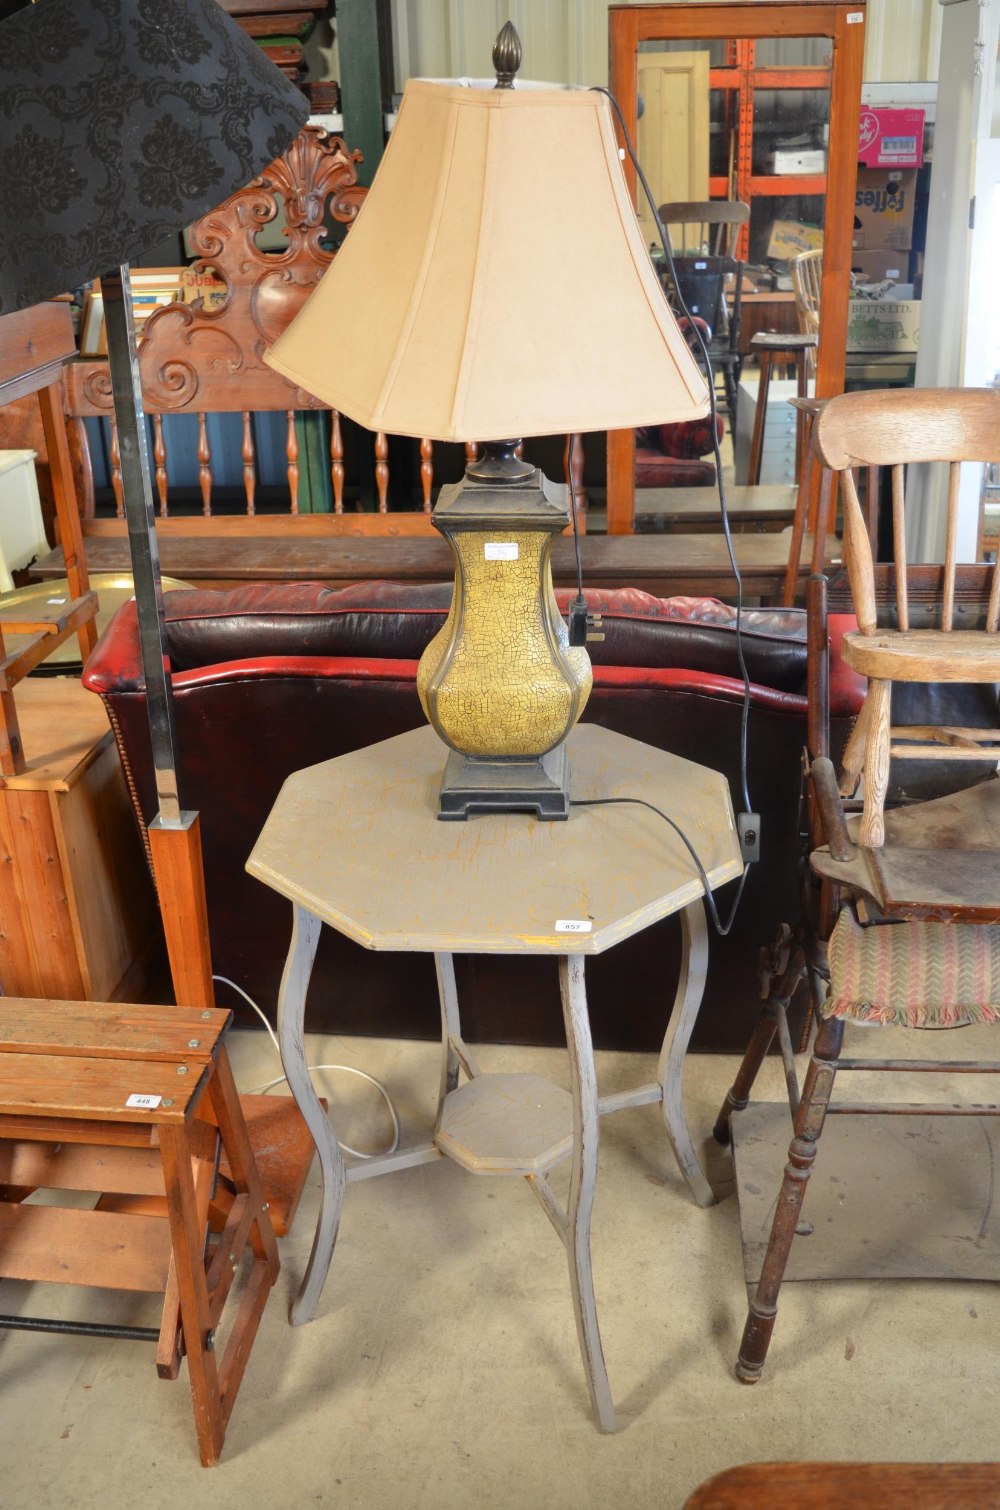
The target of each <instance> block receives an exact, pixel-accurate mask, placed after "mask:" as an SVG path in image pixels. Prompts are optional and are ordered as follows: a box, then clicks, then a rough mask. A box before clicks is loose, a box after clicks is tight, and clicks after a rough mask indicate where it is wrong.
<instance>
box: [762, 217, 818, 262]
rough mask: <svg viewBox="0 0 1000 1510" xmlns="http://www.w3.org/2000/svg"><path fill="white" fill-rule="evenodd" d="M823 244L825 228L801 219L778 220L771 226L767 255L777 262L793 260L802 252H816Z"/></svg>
mask: <svg viewBox="0 0 1000 1510" xmlns="http://www.w3.org/2000/svg"><path fill="white" fill-rule="evenodd" d="M822 245H823V229H822V226H818V225H804V224H803V222H802V221H801V220H776V221H775V222H774V224H773V226H772V227H771V239H770V241H769V242H768V243H767V255H768V257H771V258H773V259H774V261H775V262H791V260H792V258H793V257H797V256H798V255H799V253H800V252H814V251H816V250H817V249H818V248H819V247H821V246H822Z"/></svg>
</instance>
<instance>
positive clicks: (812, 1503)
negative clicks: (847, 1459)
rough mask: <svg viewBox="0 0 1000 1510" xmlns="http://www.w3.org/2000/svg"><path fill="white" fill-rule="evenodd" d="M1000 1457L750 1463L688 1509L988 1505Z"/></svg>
mask: <svg viewBox="0 0 1000 1510" xmlns="http://www.w3.org/2000/svg"><path fill="white" fill-rule="evenodd" d="M998 1503H1000V1463H746V1464H744V1465H743V1466H742V1467H740V1468H728V1469H727V1470H726V1472H725V1473H718V1474H716V1475H715V1477H714V1478H711V1479H709V1480H708V1481H707V1482H706V1483H704V1484H702V1485H701V1487H700V1488H699V1489H696V1490H695V1492H694V1494H692V1496H691V1498H690V1499H689V1500H688V1501H687V1502H686V1504H685V1507H684V1510H774V1507H775V1506H776V1505H795V1506H797V1507H798V1510H987V1507H988V1506H990V1505H996V1504H998Z"/></svg>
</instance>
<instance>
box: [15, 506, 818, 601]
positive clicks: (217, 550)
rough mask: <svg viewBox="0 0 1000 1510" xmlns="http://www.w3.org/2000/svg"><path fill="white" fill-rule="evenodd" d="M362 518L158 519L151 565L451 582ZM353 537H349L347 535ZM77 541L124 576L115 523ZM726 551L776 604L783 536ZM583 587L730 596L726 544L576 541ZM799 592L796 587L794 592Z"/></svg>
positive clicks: (121, 540) (559, 551)
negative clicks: (204, 527)
mask: <svg viewBox="0 0 1000 1510" xmlns="http://www.w3.org/2000/svg"><path fill="white" fill-rule="evenodd" d="M373 517H377V516H372V515H367V516H366V515H363V514H359V515H354V516H351V515H335V514H310V515H300V516H298V517H297V518H289V517H288V516H274V515H272V516H270V517H268V516H267V515H257V516H255V517H254V518H251V519H245V518H229V519H226V518H217V519H213V520H211V521H208V520H206V521H204V522H205V523H206V524H211V529H210V530H208V531H201V530H197V531H196V530H193V529H192V528H191V526H192V523H196V524H197V523H200V522H201V521H192V520H187V519H161V520H158V521H157V526H156V534H157V539H158V542H159V550H160V566H161V568H162V570H163V571H164V572H165V573H166V574H168V575H169V576H172V577H179V578H181V579H182V580H183V581H185V582H190V583H191V584H192V586H196V587H235V586H239V585H240V584H242V583H245V582H289V581H293V582H294V581H298V582H327V583H330V584H331V585H333V586H347V585H348V584H349V583H353V582H364V581H371V580H375V579H383V578H384V579H389V580H392V581H396V582H446V581H451V579H452V578H453V576H454V574H455V564H454V558H453V557H452V554H451V550H450V549H449V547H448V544H447V542H446V541H445V540H443V539H442V538H441V537H440V536H438V535H437V534H436V533H428V534H427V535H388V536H387V535H380V536H377V537H376V536H372V535H371V534H370V533H368V531H367V529H366V527H365V523H364V521H365V519H366V518H369V519H370V518H373ZM354 531H356V533H355V532H354ZM84 538H85V541H86V547H87V560H88V562H89V563H90V568H91V570H92V571H94V572H110V571H122V570H125V571H127V570H128V569H129V567H128V541H127V539H126V537H125V534H124V528H123V525H122V523H121V522H120V521H119V520H116V519H98V520H91V521H89V522H88V524H87V526H86V529H85V533H84ZM733 544H734V546H735V550H736V559H737V562H738V563H739V567H740V571H741V573H742V575H743V592H744V595H745V597H747V598H748V599H754V598H760V599H764V600H773V601H780V598H781V593H782V589H783V586H784V579H785V569H786V567H787V564H788V550H789V544H790V534H789V532H786V531H782V532H781V533H779V534H766V535H756V534H747V535H737V536H735V537H734V541H733ZM580 548H581V555H582V558H583V576H584V582H585V584H586V585H587V586H588V587H640V588H643V589H644V590H645V591H646V592H650V593H653V594H655V595H656V596H657V597H671V596H673V595H675V594H687V595H691V596H701V595H706V596H710V597H721V598H730V597H733V596H734V595H735V588H734V585H733V577H732V570H731V568H730V564H729V554H728V552H727V550H726V542H725V540H724V538H723V537H722V536H721V535H720V534H678V535H670V536H668V537H663V538H659V537H657V536H656V535H585V536H584V537H583V538H582V540H581V541H580ZM811 556H812V539H811V537H809V536H807V537H806V539H805V541H804V542H803V550H802V555H801V563H802V564H801V568H800V578H801V582H802V583H803V584H804V583H805V579H806V578H807V577H808V575H809V562H810V559H811ZM839 561H840V542H839V541H838V540H836V539H835V538H834V537H833V536H831V537H830V538H829V540H828V541H827V544H826V551H825V555H824V569H825V570H826V569H829V568H830V567H832V566H834V565H836V564H837V563H839ZM32 570H33V575H34V576H36V577H40V578H48V577H60V576H63V575H64V568H63V562H62V555H61V553H60V552H59V551H53V552H52V554H51V555H49V556H46V557H45V558H44V560H42V561H38V562H36V563H35V566H34V568H33V569H32ZM552 575H553V580H554V581H555V583H556V585H557V586H562V587H570V586H573V585H574V584H575V581H576V566H575V560H574V553H573V541H572V540H571V539H570V538H569V537H568V536H565V535H563V536H560V537H559V538H558V539H557V540H556V541H555V544H554V546H553V549H552ZM803 590H804V589H803Z"/></svg>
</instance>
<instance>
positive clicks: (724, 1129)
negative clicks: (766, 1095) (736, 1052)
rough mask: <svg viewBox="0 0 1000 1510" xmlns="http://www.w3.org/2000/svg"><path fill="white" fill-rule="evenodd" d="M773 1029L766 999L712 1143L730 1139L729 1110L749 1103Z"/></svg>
mask: <svg viewBox="0 0 1000 1510" xmlns="http://www.w3.org/2000/svg"><path fill="white" fill-rule="evenodd" d="M777 1031H778V1018H777V1015H776V1013H775V1010H774V1007H773V1006H772V1005H771V1003H770V1001H766V1002H765V1003H764V1005H763V1007H761V1010H760V1016H759V1017H758V1018H757V1022H756V1024H755V1026H754V1030H753V1033H752V1035H751V1038H750V1042H749V1043H748V1044H747V1047H746V1052H745V1053H744V1055H743V1059H742V1061H741V1063H740V1067H739V1069H738V1070H737V1072H736V1079H735V1080H734V1081H733V1083H732V1085H731V1086H730V1088H729V1090H728V1091H727V1092H726V1099H725V1101H723V1103H722V1107H721V1110H720V1111H719V1115H718V1116H717V1117H716V1119H715V1126H714V1127H713V1128H712V1137H713V1138H714V1139H715V1141H716V1143H721V1144H723V1146H727V1145H728V1144H729V1142H730V1140H731V1139H732V1136H733V1129H732V1115H733V1112H741V1111H745V1110H746V1108H747V1106H748V1105H749V1104H750V1092H751V1091H752V1090H753V1086H754V1081H755V1080H756V1079H757V1074H758V1071H759V1070H760V1067H761V1065H762V1064H763V1063H764V1059H765V1057H766V1055H767V1051H768V1049H769V1048H770V1047H771V1044H772V1043H773V1042H774V1035H775V1033H776V1032H777Z"/></svg>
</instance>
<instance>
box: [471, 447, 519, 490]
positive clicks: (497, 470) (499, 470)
mask: <svg viewBox="0 0 1000 1510" xmlns="http://www.w3.org/2000/svg"><path fill="white" fill-rule="evenodd" d="M520 444H521V442H520V441H519V440H488V441H485V442H484V444H483V454H482V456H480V458H479V460H478V461H470V462H469V464H468V465H467V467H466V469H465V475H466V477H468V478H469V479H470V480H471V481H472V482H489V483H492V484H493V486H494V487H496V486H497V485H499V486H503V484H504V483H515V482H524V481H526V479H527V478H529V477H533V476H534V474H535V468H534V467H533V466H532V465H531V463H530V462H528V461H522V460H521V459H520V457H519V456H517V455H516V452H517V448H518V446H519V445H520Z"/></svg>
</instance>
